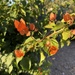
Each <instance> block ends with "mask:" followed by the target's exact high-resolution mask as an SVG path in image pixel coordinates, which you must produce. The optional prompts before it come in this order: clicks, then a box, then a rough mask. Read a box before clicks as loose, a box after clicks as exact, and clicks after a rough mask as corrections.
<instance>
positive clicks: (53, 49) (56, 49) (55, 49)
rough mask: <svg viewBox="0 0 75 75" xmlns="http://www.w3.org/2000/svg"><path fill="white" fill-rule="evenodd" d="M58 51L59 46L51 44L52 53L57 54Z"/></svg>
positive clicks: (50, 50)
mask: <svg viewBox="0 0 75 75" xmlns="http://www.w3.org/2000/svg"><path fill="white" fill-rule="evenodd" d="M57 52H58V48H57V47H56V46H51V47H50V48H49V53H50V55H55V54H56V53H57Z"/></svg>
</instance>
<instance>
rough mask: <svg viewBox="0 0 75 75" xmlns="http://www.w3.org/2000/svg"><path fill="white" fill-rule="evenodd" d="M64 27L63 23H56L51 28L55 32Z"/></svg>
mask: <svg viewBox="0 0 75 75" xmlns="http://www.w3.org/2000/svg"><path fill="white" fill-rule="evenodd" d="M65 26H66V25H65V24H64V23H63V22H57V23H56V26H55V27H53V28H52V30H54V31H56V30H59V29H61V28H63V27H65Z"/></svg>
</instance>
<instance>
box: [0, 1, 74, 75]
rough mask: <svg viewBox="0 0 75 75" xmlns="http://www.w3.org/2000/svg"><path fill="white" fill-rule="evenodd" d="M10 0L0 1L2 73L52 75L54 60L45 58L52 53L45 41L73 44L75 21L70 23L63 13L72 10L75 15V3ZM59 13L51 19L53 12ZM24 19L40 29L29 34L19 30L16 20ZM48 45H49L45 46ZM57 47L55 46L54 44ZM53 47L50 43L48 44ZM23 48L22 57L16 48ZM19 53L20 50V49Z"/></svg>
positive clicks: (60, 44)
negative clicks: (10, 0) (72, 31)
mask: <svg viewBox="0 0 75 75" xmlns="http://www.w3.org/2000/svg"><path fill="white" fill-rule="evenodd" d="M60 1H61V0H55V1H52V0H28V1H27V0H14V2H13V3H12V2H11V3H10V2H8V0H2V1H0V58H1V59H0V74H1V75H20V74H22V73H24V74H25V73H29V74H32V75H49V72H50V71H49V69H50V65H51V63H50V62H49V60H46V58H47V57H48V56H50V55H51V54H50V52H49V50H48V49H49V48H48V47H47V44H46V42H47V41H48V42H50V45H52V47H53V48H56V47H57V48H58V49H59V48H62V47H63V46H64V45H65V44H66V45H67V46H68V45H70V40H71V39H74V38H75V35H71V29H74V27H73V26H75V20H74V21H73V23H72V25H69V24H68V23H66V22H65V21H64V20H63V14H65V13H66V12H68V13H70V15H71V16H74V17H75V13H74V12H75V9H74V8H75V3H74V2H73V1H72V0H71V2H68V1H67V0H65V1H64V0H62V2H61V3H60ZM51 12H53V13H55V14H56V15H57V17H56V19H55V20H53V21H50V20H51V19H50V13H51ZM21 18H22V19H23V20H24V21H25V22H26V25H27V26H28V27H29V24H30V23H33V24H34V25H35V27H36V28H37V31H31V34H30V36H26V35H24V36H22V35H20V33H19V32H18V31H17V29H16V28H15V25H14V21H15V20H17V21H20V19H21ZM45 45H46V46H45ZM54 46H55V47H54ZM49 47H50V46H49ZM19 49H22V50H23V53H24V55H23V53H21V54H19V55H20V56H22V57H16V55H17V54H16V53H15V50H19ZM18 53H19V52H18Z"/></svg>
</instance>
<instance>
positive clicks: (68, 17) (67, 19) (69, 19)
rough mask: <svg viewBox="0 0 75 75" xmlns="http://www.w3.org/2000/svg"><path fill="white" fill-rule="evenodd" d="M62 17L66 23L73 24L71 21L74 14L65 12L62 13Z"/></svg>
mask: <svg viewBox="0 0 75 75" xmlns="http://www.w3.org/2000/svg"><path fill="white" fill-rule="evenodd" d="M63 19H64V21H65V22H67V23H68V24H70V25H72V24H73V21H74V16H71V15H70V14H69V13H67V12H66V13H65V14H64V15H63Z"/></svg>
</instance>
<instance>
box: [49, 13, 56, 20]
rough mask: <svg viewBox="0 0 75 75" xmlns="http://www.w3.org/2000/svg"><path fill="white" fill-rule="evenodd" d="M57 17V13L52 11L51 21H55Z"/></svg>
mask: <svg viewBox="0 0 75 75" xmlns="http://www.w3.org/2000/svg"><path fill="white" fill-rule="evenodd" d="M55 19H56V14H54V13H50V21H54V20H55Z"/></svg>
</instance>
